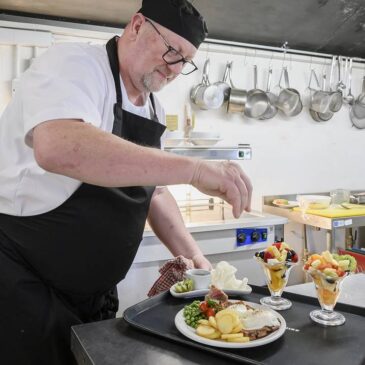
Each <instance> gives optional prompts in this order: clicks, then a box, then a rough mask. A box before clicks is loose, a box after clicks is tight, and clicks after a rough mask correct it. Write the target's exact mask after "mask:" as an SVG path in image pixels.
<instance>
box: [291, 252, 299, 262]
mask: <svg viewBox="0 0 365 365" xmlns="http://www.w3.org/2000/svg"><path fill="white" fill-rule="evenodd" d="M291 260H292V262H298V255H297V254H296V253H295V254H294V255H293V256H292V257H291Z"/></svg>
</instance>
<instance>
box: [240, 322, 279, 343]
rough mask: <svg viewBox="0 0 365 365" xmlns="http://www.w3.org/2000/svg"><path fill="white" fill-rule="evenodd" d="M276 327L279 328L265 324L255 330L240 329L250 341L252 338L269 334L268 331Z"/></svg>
mask: <svg viewBox="0 0 365 365" xmlns="http://www.w3.org/2000/svg"><path fill="white" fill-rule="evenodd" d="M277 329H279V326H275V327H268V326H265V327H262V328H260V329H257V330H242V333H243V335H244V336H245V337H249V338H250V341H252V340H257V339H259V338H262V337H266V336H267V335H269V334H270V333H273V332H274V331H276V330H277Z"/></svg>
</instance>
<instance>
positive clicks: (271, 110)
mask: <svg viewBox="0 0 365 365" xmlns="http://www.w3.org/2000/svg"><path fill="white" fill-rule="evenodd" d="M271 77H272V67H271V66H270V67H269V73H268V76H267V85H266V95H267V97H268V98H269V107H268V108H267V110H266V112H265V114H264V115H263V116H262V117H261V118H260V120H267V119H271V118H274V117H275V115H276V114H277V113H278V108H277V107H276V102H277V100H278V97H277V96H276V95H275V94H274V93H272V92H271V91H270V87H271Z"/></svg>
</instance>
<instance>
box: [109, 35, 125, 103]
mask: <svg viewBox="0 0 365 365" xmlns="http://www.w3.org/2000/svg"><path fill="white" fill-rule="evenodd" d="M117 39H118V36H115V37H113V38H112V39H109V41H108V43H107V44H106V51H107V53H108V58H109V63H110V68H111V70H112V74H113V78H114V84H115V92H116V94H117V103H120V105H122V89H121V86H120V78H119V60H118V52H117Z"/></svg>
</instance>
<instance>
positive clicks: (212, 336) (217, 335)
mask: <svg viewBox="0 0 365 365" xmlns="http://www.w3.org/2000/svg"><path fill="white" fill-rule="evenodd" d="M221 336H222V334H221V333H220V332H219V331H218V330H215V331H214V333H213V334H212V335H210V336H208V337H206V338H209V339H211V340H215V339H217V338H221Z"/></svg>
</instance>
